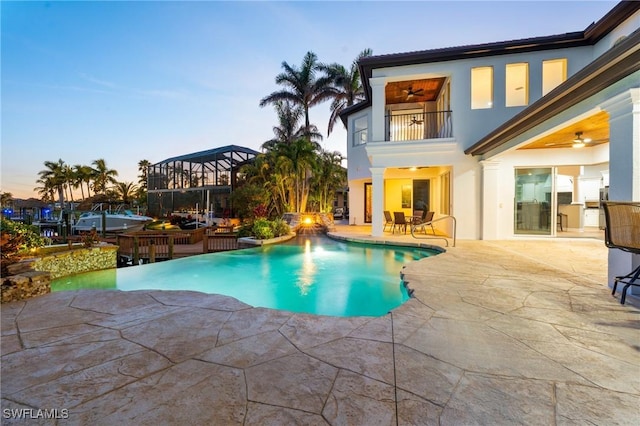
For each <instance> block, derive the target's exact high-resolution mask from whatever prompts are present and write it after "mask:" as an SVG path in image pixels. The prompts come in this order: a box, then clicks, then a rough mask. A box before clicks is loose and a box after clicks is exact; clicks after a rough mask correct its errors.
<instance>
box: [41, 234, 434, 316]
mask: <svg viewBox="0 0 640 426" xmlns="http://www.w3.org/2000/svg"><path fill="white" fill-rule="evenodd" d="M434 254H437V252H435V251H430V250H426V249H421V248H420V249H419V248H409V247H390V246H381V245H373V244H360V243H347V242H343V241H335V240H332V239H330V238H328V237H325V236H298V237H296V238H295V239H293V240H291V241H290V242H288V243H284V244H277V245H269V246H262V247H256V248H251V249H245V250H236V251H228V252H220V253H211V254H204V255H199V256H191V257H187V258H183V259H176V260H172V261H168V262H159V263H153V264H147V265H140V266H134V267H129V268H120V269H111V270H106V271H97V272H89V273H85V274H79V275H74V276H70V277H64V278H60V279H57V280H54V281H53V282H52V283H51V288H52V291H64V290H77V289H81V288H100V289H118V290H125V291H128V290H152V289H154V290H193V291H200V292H203V293H217V294H223V295H227V296H232V297H235V298H236V299H238V300H241V301H243V302H245V303H247V304H249V305H252V306H259V307H266V308H274V309H282V310H288V311H292V312H306V313H311V314H319V315H332V316H355V315H365V316H381V315H385V314H386V313H388V312H389V311H390V310H391V309H393V308H396V307H398V306H400V305H401V304H402V303H403V302H405V301H406V300H408V298H409V295H408V293H407V290H406V288H405V286H404V284H403V283H402V281H401V279H400V270H401V269H402V266H403V265H405V264H407V263H408V262H411V261H414V260H419V259H422V258H424V257H427V256H431V255H434Z"/></svg>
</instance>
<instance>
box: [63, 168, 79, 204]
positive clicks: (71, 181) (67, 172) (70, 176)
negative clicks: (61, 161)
mask: <svg viewBox="0 0 640 426" xmlns="http://www.w3.org/2000/svg"><path fill="white" fill-rule="evenodd" d="M62 173H63V174H64V179H65V182H64V190H65V194H66V192H67V189H69V196H70V197H69V198H70V200H71V203H73V186H74V185H75V180H76V177H75V173H74V170H73V167H71V166H70V165H68V164H65V165H64V166H63V167H62Z"/></svg>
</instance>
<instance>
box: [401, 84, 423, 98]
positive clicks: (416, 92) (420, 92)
mask: <svg viewBox="0 0 640 426" xmlns="http://www.w3.org/2000/svg"><path fill="white" fill-rule="evenodd" d="M402 91H403V92H404V93H405V94H406V97H407V99H410V98H413V97H414V96H422V95H424V89H416V90H413V86H409V87H408V88H407V89H403V90H402Z"/></svg>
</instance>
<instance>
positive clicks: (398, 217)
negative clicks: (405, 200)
mask: <svg viewBox="0 0 640 426" xmlns="http://www.w3.org/2000/svg"><path fill="white" fill-rule="evenodd" d="M407 225H410V223H409V222H407V218H405V217H404V212H393V230H392V232H396V227H397V228H398V230H400V229H402V228H404V233H405V234H406V233H407Z"/></svg>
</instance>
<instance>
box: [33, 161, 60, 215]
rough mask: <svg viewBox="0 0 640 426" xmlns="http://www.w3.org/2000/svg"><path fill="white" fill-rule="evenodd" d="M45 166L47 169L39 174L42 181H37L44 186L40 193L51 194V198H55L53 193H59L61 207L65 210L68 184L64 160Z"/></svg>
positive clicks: (46, 162) (48, 163)
mask: <svg viewBox="0 0 640 426" xmlns="http://www.w3.org/2000/svg"><path fill="white" fill-rule="evenodd" d="M44 166H45V167H46V169H45V170H41V171H40V172H38V175H40V179H38V180H37V181H36V182H38V183H42V185H43V186H42V187H41V188H39V189H40V193H41V194H51V198H53V193H54V192H55V191H57V192H58V201H59V203H60V207H61V208H64V188H65V185H66V182H67V178H66V175H65V171H64V166H65V164H64V161H62V159H59V160H58V162H53V161H45V162H44ZM43 196H44V195H43Z"/></svg>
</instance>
